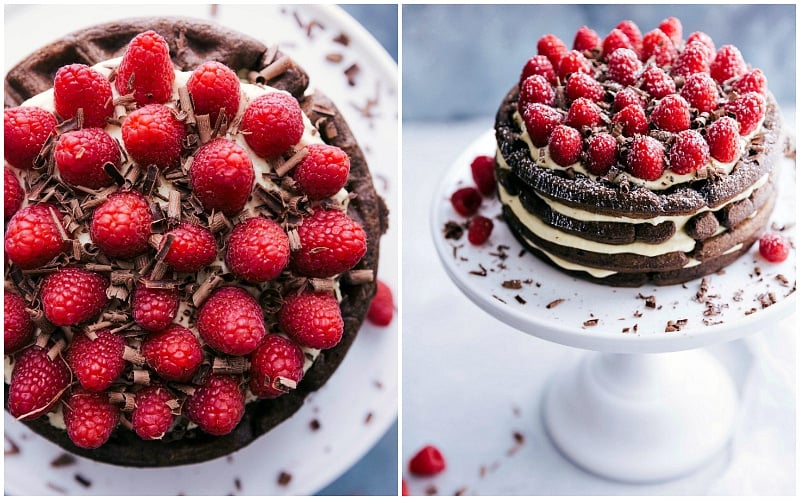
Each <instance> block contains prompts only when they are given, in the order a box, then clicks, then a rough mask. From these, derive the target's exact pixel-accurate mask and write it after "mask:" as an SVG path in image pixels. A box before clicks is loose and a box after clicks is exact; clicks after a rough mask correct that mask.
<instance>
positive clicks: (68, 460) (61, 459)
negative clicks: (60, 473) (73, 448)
mask: <svg viewBox="0 0 800 500" xmlns="http://www.w3.org/2000/svg"><path fill="white" fill-rule="evenodd" d="M75 462H77V460H76V459H75V457H74V456H72V455H70V454H69V453H62V454H60V455H59V456H57V457H56V458H54V459H53V460H52V461H50V467H54V468H59V467H66V466H68V465H72V464H74V463H75Z"/></svg>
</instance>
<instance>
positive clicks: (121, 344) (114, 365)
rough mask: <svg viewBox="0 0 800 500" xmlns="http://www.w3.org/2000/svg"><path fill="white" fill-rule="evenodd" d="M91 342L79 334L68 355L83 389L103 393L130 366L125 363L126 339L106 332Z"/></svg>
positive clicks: (74, 338) (102, 331) (109, 331)
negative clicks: (123, 357) (123, 355)
mask: <svg viewBox="0 0 800 500" xmlns="http://www.w3.org/2000/svg"><path fill="white" fill-rule="evenodd" d="M96 335H97V338H95V339H94V340H92V339H90V338H89V337H88V336H87V335H85V334H84V333H83V332H81V331H76V332H75V334H74V336H73V337H72V342H71V343H70V345H69V351H67V364H68V365H69V367H70V368H71V369H72V373H73V374H74V375H75V378H77V379H78V382H80V384H81V387H83V388H84V389H86V390H87V391H91V392H100V391H104V390H106V389H108V388H109V387H111V384H113V383H114V381H115V380H116V379H117V377H119V376H120V375H122V372H123V371H124V370H125V366H126V364H127V363H126V362H125V360H124V359H122V354H123V352H124V351H125V339H124V338H122V336H121V335H117V334H116V333H111V330H108V329H103V330H100V331H98V332H96Z"/></svg>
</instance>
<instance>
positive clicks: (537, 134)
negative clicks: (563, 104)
mask: <svg viewBox="0 0 800 500" xmlns="http://www.w3.org/2000/svg"><path fill="white" fill-rule="evenodd" d="M522 119H523V120H525V130H527V132H528V135H529V136H530V138H531V142H532V143H533V145H534V146H536V147H539V148H541V147H543V146H546V145H547V140H548V139H549V138H550V134H551V133H553V129H554V128H556V125H559V124H561V122H562V121H563V118H562V116H561V113H559V112H558V111H556V110H555V109H553V108H551V107H550V106H545V105H544V104H531V105H530V106H528V107H527V108H525V109H523V110H522Z"/></svg>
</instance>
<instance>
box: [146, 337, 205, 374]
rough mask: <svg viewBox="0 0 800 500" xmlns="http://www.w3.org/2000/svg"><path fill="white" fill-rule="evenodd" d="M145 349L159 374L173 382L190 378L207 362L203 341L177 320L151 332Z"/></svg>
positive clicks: (150, 364)
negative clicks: (201, 344)
mask: <svg viewBox="0 0 800 500" xmlns="http://www.w3.org/2000/svg"><path fill="white" fill-rule="evenodd" d="M141 350H142V355H143V356H144V358H145V360H146V361H147V364H148V365H149V366H150V367H151V368H152V369H153V370H155V372H156V373H157V374H158V376H159V377H161V378H163V379H164V380H169V381H171V382H188V381H189V380H191V379H192V377H193V376H194V374H195V372H196V371H197V369H198V368H199V367H200V363H202V362H203V351H202V348H201V346H200V341H199V340H197V337H195V336H194V334H193V333H192V332H191V331H189V330H188V329H186V328H184V327H182V326H181V325H177V324H173V325H170V326H169V327H168V328H167V329H166V330H163V331H160V332H158V333H151V334H150V335H147V336H146V337H145V338H144V341H143V342H142V347H141Z"/></svg>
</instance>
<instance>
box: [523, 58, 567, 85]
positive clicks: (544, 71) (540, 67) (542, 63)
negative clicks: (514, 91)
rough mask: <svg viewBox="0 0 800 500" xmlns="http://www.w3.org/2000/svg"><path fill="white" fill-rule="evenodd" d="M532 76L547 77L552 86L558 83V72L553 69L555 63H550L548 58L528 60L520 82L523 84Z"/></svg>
mask: <svg viewBox="0 0 800 500" xmlns="http://www.w3.org/2000/svg"><path fill="white" fill-rule="evenodd" d="M531 75H541V76H543V77H545V79H546V80H547V82H548V83H550V84H551V85H555V84H556V82H557V81H558V80H557V79H556V70H555V69H554V68H553V63H551V62H550V59H548V58H547V56H542V55H538V56H533V57H531V58H530V59H528V61H527V62H526V63H525V66H524V67H523V68H522V74H521V75H520V77H519V81H520V82H522V81H523V80H525V79H526V78H528V77H529V76H531Z"/></svg>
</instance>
